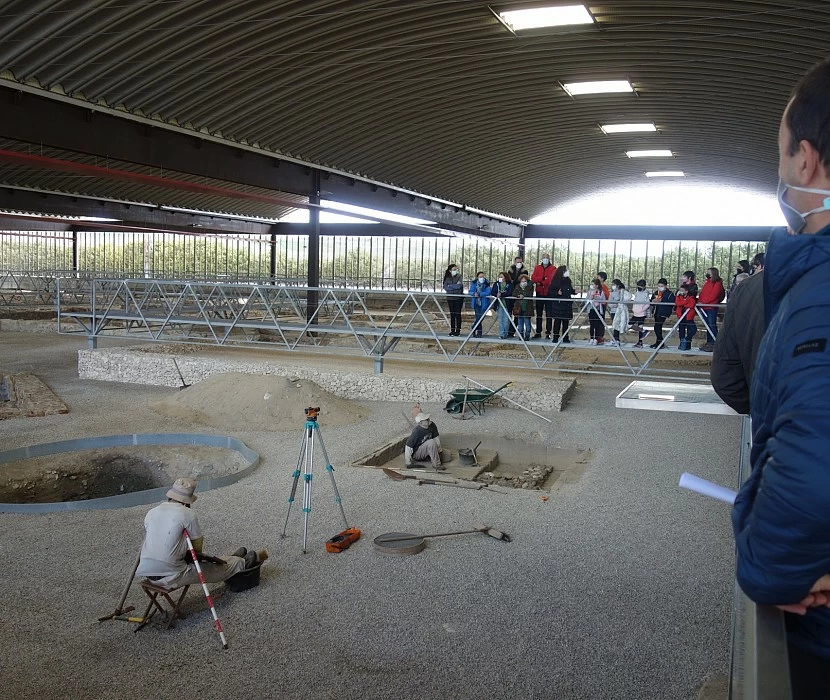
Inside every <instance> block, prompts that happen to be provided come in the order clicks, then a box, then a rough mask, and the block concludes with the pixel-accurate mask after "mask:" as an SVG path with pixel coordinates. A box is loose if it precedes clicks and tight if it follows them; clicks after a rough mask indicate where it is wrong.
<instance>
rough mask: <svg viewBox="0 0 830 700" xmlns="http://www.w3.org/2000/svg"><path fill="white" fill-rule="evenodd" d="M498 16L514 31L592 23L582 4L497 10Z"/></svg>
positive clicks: (591, 18)
mask: <svg viewBox="0 0 830 700" xmlns="http://www.w3.org/2000/svg"><path fill="white" fill-rule="evenodd" d="M498 16H499V18H500V19H501V20H502V21H503V22H504V23H505V24H507V25H509V27H510V28H511V29H512V30H513V31H514V32H520V31H522V30H523V29H540V28H542V27H565V26H569V25H574V24H593V23H594V18H593V17H592V16H591V13H590V12H588V9H587V8H586V7H585V6H584V5H560V6H558V7H536V8H532V9H528V10H509V11H506V12H499V15H498Z"/></svg>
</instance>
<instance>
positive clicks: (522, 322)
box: [513, 275, 534, 342]
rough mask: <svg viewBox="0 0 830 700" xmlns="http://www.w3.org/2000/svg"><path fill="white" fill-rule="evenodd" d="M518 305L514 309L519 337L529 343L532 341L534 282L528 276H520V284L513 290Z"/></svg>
mask: <svg viewBox="0 0 830 700" xmlns="http://www.w3.org/2000/svg"><path fill="white" fill-rule="evenodd" d="M513 296H514V297H515V300H516V304H515V306H514V307H513V317H514V318H515V319H516V328H517V330H518V331H519V335H520V336H521V337H522V339H523V340H524V341H525V342H527V341H528V340H530V330H531V323H530V318H531V316H533V312H534V306H533V282H531V281H530V277H528V276H527V275H519V283H518V284H517V285H516V286H515V288H514V289H513Z"/></svg>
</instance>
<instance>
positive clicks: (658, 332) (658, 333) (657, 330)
mask: <svg viewBox="0 0 830 700" xmlns="http://www.w3.org/2000/svg"><path fill="white" fill-rule="evenodd" d="M664 323H665V319H662V318H661V319H660V320H659V321H658V320H657V319H656V318H655V319H654V335H655V337H656V340H655V341H654V342H655V343H658V344H659V343H662V342H663V324H664Z"/></svg>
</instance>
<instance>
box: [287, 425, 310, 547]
mask: <svg viewBox="0 0 830 700" xmlns="http://www.w3.org/2000/svg"><path fill="white" fill-rule="evenodd" d="M307 440H308V431H306V432H305V433H303V441H302V442H301V443H300V456H299V457H298V458H297V468H296V469H295V470H294V473H293V474H292V476H293V477H294V483H292V484H291V495H290V496H289V497H288V512H287V513H286V514H285V524H284V525H283V526H282V534H281V535H280V537H281V538H282V537H285V531H286V529H287V528H288V516H289V515H291V504H292V503H294V496H295V495H296V494H297V482H298V481H299V480H300V465H301V464H302V463H303V456H304V455H305V453H306V447H307V444H306V443H307Z"/></svg>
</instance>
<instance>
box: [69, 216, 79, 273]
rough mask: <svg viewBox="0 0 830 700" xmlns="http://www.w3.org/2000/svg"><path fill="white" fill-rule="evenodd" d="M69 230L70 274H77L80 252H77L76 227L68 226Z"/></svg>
mask: <svg viewBox="0 0 830 700" xmlns="http://www.w3.org/2000/svg"><path fill="white" fill-rule="evenodd" d="M69 230H70V231H72V272H74V273H75V274H77V273H78V270H79V269H80V263H81V256H80V251H79V250H78V227H77V226H70V227H69Z"/></svg>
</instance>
